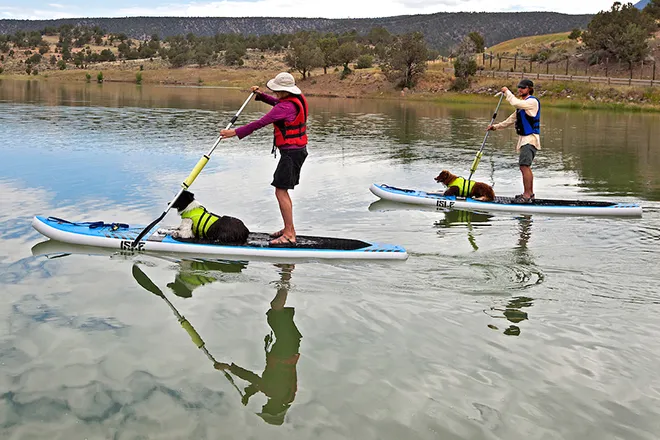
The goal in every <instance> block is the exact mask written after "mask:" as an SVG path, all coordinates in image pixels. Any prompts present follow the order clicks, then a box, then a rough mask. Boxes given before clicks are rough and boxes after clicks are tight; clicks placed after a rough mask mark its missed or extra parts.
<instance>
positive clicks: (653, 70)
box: [653, 61, 655, 81]
mask: <svg viewBox="0 0 660 440" xmlns="http://www.w3.org/2000/svg"><path fill="white" fill-rule="evenodd" d="M653 81H655V61H653Z"/></svg>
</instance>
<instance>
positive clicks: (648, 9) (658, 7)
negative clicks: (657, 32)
mask: <svg viewBox="0 0 660 440" xmlns="http://www.w3.org/2000/svg"><path fill="white" fill-rule="evenodd" d="M644 13H645V14H647V15H648V16H649V17H653V18H654V19H656V20H658V19H660V0H651V1H650V2H648V3H647V5H646V6H645V7H644Z"/></svg>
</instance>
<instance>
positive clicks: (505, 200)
mask: <svg viewBox="0 0 660 440" xmlns="http://www.w3.org/2000/svg"><path fill="white" fill-rule="evenodd" d="M382 187H383V188H391V189H394V190H397V191H401V192H405V193H416V192H418V191H417V190H415V189H405V188H398V187H396V186H389V185H382ZM427 194H429V195H436V196H440V197H442V195H441V194H437V193H435V194H434V193H430V192H427ZM445 198H446V199H447V200H456V197H454V196H447V197H445ZM461 200H465V199H461ZM475 202H479V200H475ZM491 203H498V204H502V205H518V204H519V203H514V197H495V200H493V201H492V202H491ZM616 204H617V203H614V202H597V201H589V200H556V199H535V200H534V201H533V202H532V203H520V205H535V206H593V207H600V208H606V207H608V206H614V205H616Z"/></svg>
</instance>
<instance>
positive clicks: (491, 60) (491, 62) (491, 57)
mask: <svg viewBox="0 0 660 440" xmlns="http://www.w3.org/2000/svg"><path fill="white" fill-rule="evenodd" d="M489 67H490V68H491V69H492V68H493V52H491V53H490V66H489Z"/></svg>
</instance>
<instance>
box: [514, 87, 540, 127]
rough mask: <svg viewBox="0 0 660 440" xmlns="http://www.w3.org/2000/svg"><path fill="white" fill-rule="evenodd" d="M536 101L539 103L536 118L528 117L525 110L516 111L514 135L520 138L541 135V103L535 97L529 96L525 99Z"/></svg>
mask: <svg viewBox="0 0 660 440" xmlns="http://www.w3.org/2000/svg"><path fill="white" fill-rule="evenodd" d="M530 98H532V99H536V102H538V103H539V110H538V112H536V116H529V115H528V114H527V113H526V112H525V110H522V109H518V110H516V133H518V135H520V136H527V135H530V134H541V102H540V101H539V100H538V98H537V97H536V96H532V95H529V96H528V97H527V98H525V100H527V99H530Z"/></svg>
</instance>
